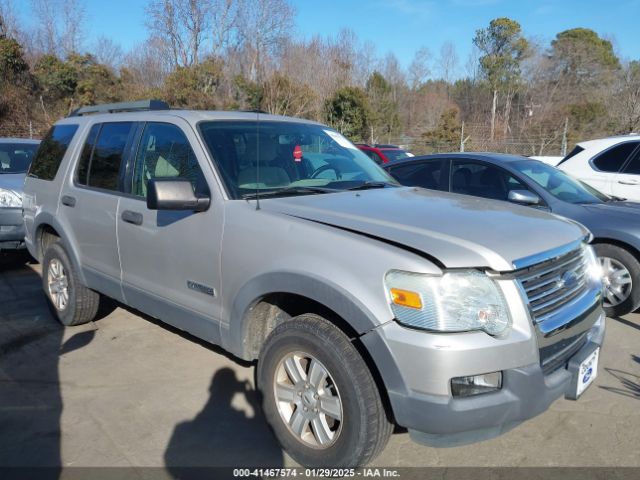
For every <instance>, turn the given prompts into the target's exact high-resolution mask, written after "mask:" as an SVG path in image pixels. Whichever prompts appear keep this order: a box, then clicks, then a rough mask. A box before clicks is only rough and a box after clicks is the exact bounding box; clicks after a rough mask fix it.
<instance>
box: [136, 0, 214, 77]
mask: <svg viewBox="0 0 640 480" xmlns="http://www.w3.org/2000/svg"><path fill="white" fill-rule="evenodd" d="M210 11H211V4H210V2H209V1H208V0H152V1H151V2H150V3H149V5H148V6H147V14H148V15H149V20H148V22H147V29H148V30H149V33H150V36H151V37H153V38H155V39H156V40H157V41H158V42H160V43H162V44H164V48H165V49H166V50H167V51H168V52H169V54H170V58H171V60H172V63H173V65H174V66H180V67H188V66H191V65H195V64H197V63H198V62H199V61H200V57H201V54H202V48H203V44H204V42H205V41H206V39H207V35H208V34H209V32H210V17H209V15H208V14H209V12H210Z"/></svg>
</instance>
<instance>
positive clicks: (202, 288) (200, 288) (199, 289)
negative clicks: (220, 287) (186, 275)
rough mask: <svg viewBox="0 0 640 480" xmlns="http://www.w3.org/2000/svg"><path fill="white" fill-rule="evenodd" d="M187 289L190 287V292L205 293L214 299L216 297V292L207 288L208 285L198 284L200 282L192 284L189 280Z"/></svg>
mask: <svg viewBox="0 0 640 480" xmlns="http://www.w3.org/2000/svg"><path fill="white" fill-rule="evenodd" d="M187 287H189V290H194V291H196V292H200V293H204V294H205V295H210V296H212V297H215V296H216V291H215V290H214V289H213V288H211V287H207V286H206V285H202V284H201V283H198V282H192V281H191V280H187Z"/></svg>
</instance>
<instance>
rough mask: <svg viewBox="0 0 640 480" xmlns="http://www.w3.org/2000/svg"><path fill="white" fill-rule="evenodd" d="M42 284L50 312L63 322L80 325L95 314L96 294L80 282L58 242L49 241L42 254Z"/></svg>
mask: <svg viewBox="0 0 640 480" xmlns="http://www.w3.org/2000/svg"><path fill="white" fill-rule="evenodd" d="M42 287H43V289H44V292H45V295H46V297H47V300H48V301H49V307H50V308H51V311H52V312H53V313H54V315H55V316H56V318H57V319H58V320H59V321H60V323H62V324H63V325H66V326H73V325H82V324H83V323H87V322H90V321H92V320H93V319H94V318H95V317H96V314H97V313H98V307H99V306H100V294H99V293H97V292H94V291H93V290H90V289H89V288H87V287H85V286H84V285H82V283H81V282H80V279H79V278H78V273H77V272H76V270H75V268H74V267H73V265H72V264H71V261H70V260H69V256H68V255H67V252H66V251H65V249H64V247H63V246H62V244H61V243H60V241H54V242H51V243H49V245H48V246H47V249H46V251H45V253H44V257H43V260H42ZM65 292H66V301H65V300H64V298H65Z"/></svg>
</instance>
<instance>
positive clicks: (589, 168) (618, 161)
mask: <svg viewBox="0 0 640 480" xmlns="http://www.w3.org/2000/svg"><path fill="white" fill-rule="evenodd" d="M558 168H559V169H560V170H564V171H565V172H567V173H569V174H571V175H573V176H574V177H576V178H578V179H580V180H582V181H583V182H585V183H587V184H589V185H591V186H592V187H594V188H596V189H598V190H600V191H601V192H604V193H607V194H609V195H612V196H615V197H620V198H626V199H627V200H630V201H633V202H640V135H638V134H630V135H623V136H619V137H608V138H601V139H598V140H590V141H587V142H581V143H578V144H577V145H576V147H575V148H574V149H573V150H572V151H571V153H569V155H567V156H566V157H565V158H563V159H562V161H561V162H560V163H559V164H558Z"/></svg>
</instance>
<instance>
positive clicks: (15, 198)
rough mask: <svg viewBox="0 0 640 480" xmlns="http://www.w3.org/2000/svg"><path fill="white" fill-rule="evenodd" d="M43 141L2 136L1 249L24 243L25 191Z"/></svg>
mask: <svg viewBox="0 0 640 480" xmlns="http://www.w3.org/2000/svg"><path fill="white" fill-rule="evenodd" d="M39 143H40V142H39V141H38V140H24V139H19V138H0V251H2V250H15V249H18V248H23V247H24V223H23V221H22V191H23V186H24V179H25V176H26V174H27V170H28V169H29V166H30V165H31V160H32V159H33V156H34V154H35V152H36V150H37V149H38V144H39Z"/></svg>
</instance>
